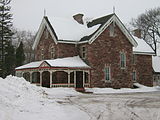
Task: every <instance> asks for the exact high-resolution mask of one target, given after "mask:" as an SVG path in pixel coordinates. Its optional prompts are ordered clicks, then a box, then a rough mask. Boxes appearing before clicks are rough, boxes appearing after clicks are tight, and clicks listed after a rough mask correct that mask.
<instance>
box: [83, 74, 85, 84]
mask: <svg viewBox="0 0 160 120" xmlns="http://www.w3.org/2000/svg"><path fill="white" fill-rule="evenodd" d="M83 87H85V72H84V71H83Z"/></svg>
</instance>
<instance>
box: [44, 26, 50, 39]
mask: <svg viewBox="0 0 160 120" xmlns="http://www.w3.org/2000/svg"><path fill="white" fill-rule="evenodd" d="M44 34H45V39H48V36H49V35H48V30H47V28H46V29H45V33H44Z"/></svg>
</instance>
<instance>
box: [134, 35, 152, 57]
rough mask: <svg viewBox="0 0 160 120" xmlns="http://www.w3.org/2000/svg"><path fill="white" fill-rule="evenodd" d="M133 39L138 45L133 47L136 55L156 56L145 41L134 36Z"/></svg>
mask: <svg viewBox="0 0 160 120" xmlns="http://www.w3.org/2000/svg"><path fill="white" fill-rule="evenodd" d="M133 38H134V39H135V40H136V42H137V43H138V46H137V47H133V53H135V54H147V55H154V51H153V50H152V48H151V47H150V46H149V45H148V44H147V43H146V42H145V41H144V40H143V39H140V38H138V37H135V36H133Z"/></svg>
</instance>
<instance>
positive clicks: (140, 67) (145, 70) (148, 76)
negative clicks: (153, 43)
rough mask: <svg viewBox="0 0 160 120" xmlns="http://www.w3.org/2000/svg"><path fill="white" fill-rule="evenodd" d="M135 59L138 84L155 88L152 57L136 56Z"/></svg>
mask: <svg viewBox="0 0 160 120" xmlns="http://www.w3.org/2000/svg"><path fill="white" fill-rule="evenodd" d="M135 59H136V60H135V64H134V70H135V71H136V74H137V75H136V82H138V83H140V84H143V85H146V86H153V68H152V56H150V55H138V54H136V55H135Z"/></svg>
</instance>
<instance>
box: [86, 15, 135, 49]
mask: <svg viewBox="0 0 160 120" xmlns="http://www.w3.org/2000/svg"><path fill="white" fill-rule="evenodd" d="M112 22H115V23H116V25H117V26H118V27H119V28H120V30H121V31H122V32H123V34H124V35H125V36H126V37H127V38H128V40H129V42H130V43H131V44H132V45H133V46H135V47H136V46H137V42H136V41H135V40H134V38H133V37H132V35H131V34H130V33H129V31H128V30H127V29H126V27H125V26H124V24H123V23H122V22H121V21H120V19H119V18H118V17H117V15H116V14H110V15H108V16H104V17H101V18H98V19H96V20H93V21H92V23H90V24H89V26H94V25H96V24H98V23H99V24H101V26H100V28H99V29H98V30H97V31H96V32H95V33H94V34H93V35H92V36H91V38H90V39H89V43H90V44H91V43H92V42H93V41H94V40H95V39H96V38H97V37H98V36H99V35H100V34H101V33H102V32H103V31H104V30H105V29H106V28H107V27H108V26H109V25H110V24H111V23H112Z"/></svg>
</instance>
